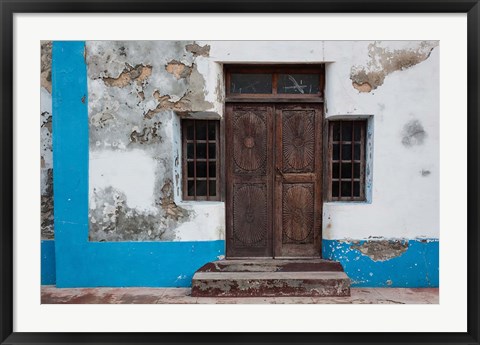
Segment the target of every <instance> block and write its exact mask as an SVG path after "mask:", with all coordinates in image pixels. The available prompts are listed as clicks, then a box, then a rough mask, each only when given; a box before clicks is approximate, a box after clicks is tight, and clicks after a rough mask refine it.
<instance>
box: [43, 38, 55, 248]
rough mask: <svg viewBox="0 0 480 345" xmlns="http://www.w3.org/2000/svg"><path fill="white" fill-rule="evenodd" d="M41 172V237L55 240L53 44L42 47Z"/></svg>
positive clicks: (47, 42)
mask: <svg viewBox="0 0 480 345" xmlns="http://www.w3.org/2000/svg"><path fill="white" fill-rule="evenodd" d="M40 51H41V55H40V61H41V70H40V83H41V86H40V138H41V139H40V140H41V142H40V162H41V167H40V172H41V175H40V176H41V181H40V187H41V236H42V240H49V239H53V237H54V232H53V161H52V73H51V69H52V42H51V41H43V42H41V46H40Z"/></svg>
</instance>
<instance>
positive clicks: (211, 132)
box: [208, 121, 217, 140]
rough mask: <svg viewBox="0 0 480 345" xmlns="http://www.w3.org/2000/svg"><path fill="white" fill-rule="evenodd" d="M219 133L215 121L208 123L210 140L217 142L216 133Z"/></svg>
mask: <svg viewBox="0 0 480 345" xmlns="http://www.w3.org/2000/svg"><path fill="white" fill-rule="evenodd" d="M216 131H217V126H216V124H215V122H214V121H209V122H208V140H215V139H216V135H215V133H216Z"/></svg>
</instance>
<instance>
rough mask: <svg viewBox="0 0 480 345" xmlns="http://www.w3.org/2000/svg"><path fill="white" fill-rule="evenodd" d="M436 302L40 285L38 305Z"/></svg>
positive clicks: (370, 295) (375, 291)
mask: <svg viewBox="0 0 480 345" xmlns="http://www.w3.org/2000/svg"><path fill="white" fill-rule="evenodd" d="M62 303H72V304H165V303H171V304H185V303H191V304H204V303H211V304H225V303H227V304H266V303H270V304H291V303H298V304H305V303H317V304H438V289H434V288H428V289H403V288H352V289H351V296H350V297H266V298H264V297H248V298H245V297H243V298H230V297H219V298H214V297H192V296H190V289H189V288H85V289H58V288H56V287H55V286H42V304H62Z"/></svg>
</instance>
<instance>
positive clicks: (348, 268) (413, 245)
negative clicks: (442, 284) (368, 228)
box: [322, 239, 439, 287]
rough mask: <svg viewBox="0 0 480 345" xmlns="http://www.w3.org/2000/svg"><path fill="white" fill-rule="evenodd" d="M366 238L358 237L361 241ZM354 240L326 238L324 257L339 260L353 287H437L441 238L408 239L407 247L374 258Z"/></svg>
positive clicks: (360, 242) (360, 243)
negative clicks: (387, 256)
mask: <svg viewBox="0 0 480 345" xmlns="http://www.w3.org/2000/svg"><path fill="white" fill-rule="evenodd" d="M364 242H365V241H358V242H356V243H355V244H356V245H362V244H363V243H364ZM352 245H353V243H352V242H347V241H338V240H323V243H322V251H323V257H324V258H325V259H330V260H336V261H340V263H341V264H342V266H343V268H344V270H345V272H346V273H347V275H348V276H349V277H350V279H351V280H352V286H354V287H438V283H439V242H438V240H436V239H429V240H409V241H408V249H407V250H406V251H405V252H404V253H402V254H401V255H399V256H397V257H394V258H392V259H389V260H386V261H373V260H372V259H371V258H370V257H369V256H367V255H364V254H362V253H361V252H360V251H359V250H357V249H352V248H351V246H352Z"/></svg>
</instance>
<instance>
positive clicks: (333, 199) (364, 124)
mask: <svg viewBox="0 0 480 345" xmlns="http://www.w3.org/2000/svg"><path fill="white" fill-rule="evenodd" d="M346 122H351V123H355V124H361V127H360V142H358V141H356V140H355V138H354V126H352V140H350V141H343V140H342V127H340V140H338V141H334V140H333V126H334V124H336V123H340V124H341V125H342V124H343V123H346ZM367 127H368V121H367V120H366V119H351V120H350V119H338V120H335V119H333V120H329V121H328V151H327V152H328V155H327V167H328V172H327V201H330V202H344V201H366V191H365V170H366V147H367V135H366V133H367ZM334 143H336V144H338V145H339V159H338V160H334V159H333V144H334ZM357 143H360V159H359V160H356V159H355V154H354V152H355V151H354V145H355V144H357ZM344 144H351V145H352V150H351V159H350V160H345V161H344V160H342V145H344ZM333 163H339V167H338V169H339V177H338V178H335V179H334V178H333V176H332V175H333V174H332V172H333ZM342 163H347V164H348V163H350V164H351V165H352V173H351V177H350V178H346V179H345V180H350V182H351V183H352V185H351V195H350V196H342V193H341V188H342V186H341V183H342ZM354 163H360V177H359V178H355V177H354ZM334 181H338V196H333V195H332V190H333V188H332V186H333V182H334ZM354 182H359V184H360V195H359V196H354V195H353V194H354Z"/></svg>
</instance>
